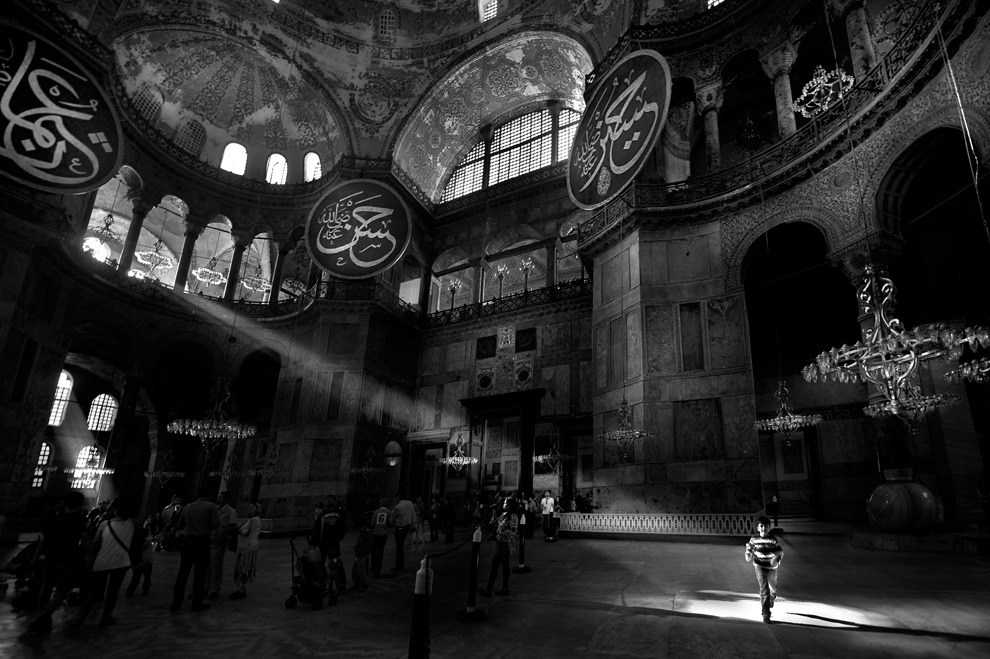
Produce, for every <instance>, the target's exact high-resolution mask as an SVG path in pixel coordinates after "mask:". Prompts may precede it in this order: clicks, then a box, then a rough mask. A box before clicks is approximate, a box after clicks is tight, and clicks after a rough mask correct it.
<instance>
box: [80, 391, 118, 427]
mask: <svg viewBox="0 0 990 659" xmlns="http://www.w3.org/2000/svg"><path fill="white" fill-rule="evenodd" d="M116 418H117V401H116V400H115V399H114V397H113V396H111V395H110V394H100V395H99V396H97V397H96V398H94V399H93V402H92V403H91V404H90V406H89V418H88V419H87V420H86V427H87V428H89V429H90V430H93V431H105V430H110V429H111V428H113V422H114V420H115V419H116Z"/></svg>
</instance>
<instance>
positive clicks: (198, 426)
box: [167, 377, 258, 452]
mask: <svg viewBox="0 0 990 659" xmlns="http://www.w3.org/2000/svg"><path fill="white" fill-rule="evenodd" d="M210 398H211V399H212V401H213V409H212V410H210V412H209V413H208V414H207V415H206V418H204V419H176V420H175V421H172V422H171V423H169V424H168V426H167V428H168V431H169V432H171V433H176V434H186V435H192V436H193V437H198V438H199V441H200V442H202V444H203V446H204V447H206V450H207V451H210V452H212V451H213V450H214V449H215V448H217V447H218V446H219V445H220V443H221V442H223V441H225V440H228V439H243V438H246V437H254V436H255V434H257V432H258V429H257V428H255V427H254V426H252V425H249V424H241V423H236V422H234V421H231V420H229V419H228V418H227V401H228V400H229V399H230V389H228V388H227V378H222V377H221V378H217V383H216V384H215V385H214V386H213V388H212V389H211V390H210Z"/></svg>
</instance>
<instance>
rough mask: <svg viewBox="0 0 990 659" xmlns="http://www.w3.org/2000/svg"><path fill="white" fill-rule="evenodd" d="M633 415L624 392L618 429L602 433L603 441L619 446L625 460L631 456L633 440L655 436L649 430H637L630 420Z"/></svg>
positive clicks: (620, 405) (620, 404)
mask: <svg viewBox="0 0 990 659" xmlns="http://www.w3.org/2000/svg"><path fill="white" fill-rule="evenodd" d="M631 415H632V408H631V407H629V401H628V400H626V395H625V394H622V401H621V402H620V403H619V427H618V428H617V429H616V430H610V431H608V432H603V433H602V434H601V439H602V440H603V441H605V442H607V443H609V444H615V445H616V446H617V447H618V449H619V451H620V453H621V454H622V459H623V460H626V459H628V458H629V451H631V450H632V447H633V442H635V441H636V440H637V439H640V438H643V437H652V436H653V433H652V432H650V431H648V430H637V429H636V428H633V427H632V423H631V422H630V421H629V417H630V416H631Z"/></svg>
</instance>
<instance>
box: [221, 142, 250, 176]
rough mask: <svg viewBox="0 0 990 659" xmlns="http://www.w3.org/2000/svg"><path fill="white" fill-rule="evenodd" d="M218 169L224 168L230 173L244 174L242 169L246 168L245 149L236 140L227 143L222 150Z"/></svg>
mask: <svg viewBox="0 0 990 659" xmlns="http://www.w3.org/2000/svg"><path fill="white" fill-rule="evenodd" d="M220 169H225V170H227V171H228V172H230V173H231V174H237V175H238V176H244V170H246V169H247V149H246V148H244V146H243V145H241V144H238V143H237V142H231V143H230V144H228V145H227V146H226V147H224V150H223V160H221V161H220Z"/></svg>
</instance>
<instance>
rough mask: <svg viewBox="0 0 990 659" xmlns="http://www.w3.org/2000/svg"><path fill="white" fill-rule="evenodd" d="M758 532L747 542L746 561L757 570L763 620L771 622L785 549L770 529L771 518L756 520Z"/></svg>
mask: <svg viewBox="0 0 990 659" xmlns="http://www.w3.org/2000/svg"><path fill="white" fill-rule="evenodd" d="M756 532H757V533H758V535H754V536H753V537H751V538H750V539H749V542H747V543H746V562H747V563H752V564H753V567H754V568H755V570H756V583H757V584H759V587H760V606H761V607H762V609H763V622H765V623H767V624H770V609H772V608H773V603H774V600H776V599H777V568H778V567H779V566H780V559H781V558H783V556H784V550H783V549H782V548H781V546H780V544H779V543H778V542H777V538H775V537H774V536H773V533H772V532H771V530H770V519H769V518H767V517H760V518H759V519H757V520H756Z"/></svg>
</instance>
